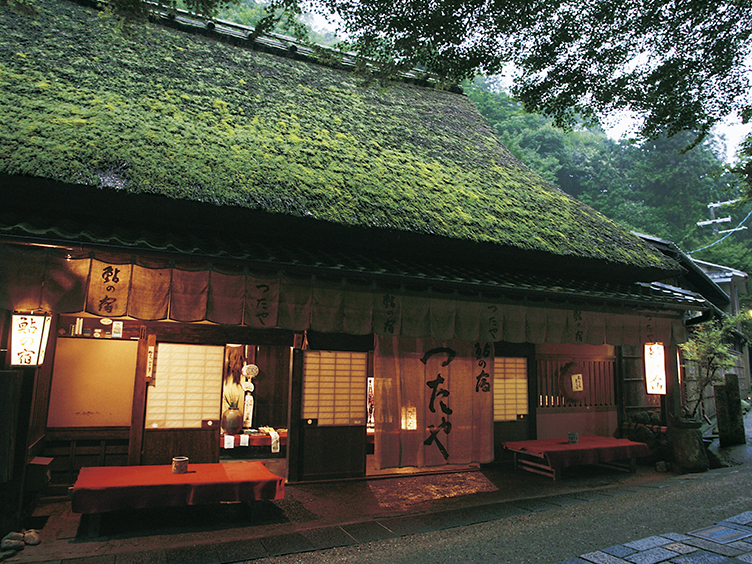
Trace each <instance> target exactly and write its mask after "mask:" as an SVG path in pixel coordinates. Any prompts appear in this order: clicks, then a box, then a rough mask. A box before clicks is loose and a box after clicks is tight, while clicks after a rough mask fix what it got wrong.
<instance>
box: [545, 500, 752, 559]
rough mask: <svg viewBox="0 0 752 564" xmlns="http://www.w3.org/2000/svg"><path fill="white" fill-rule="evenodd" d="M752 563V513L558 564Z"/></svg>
mask: <svg viewBox="0 0 752 564" xmlns="http://www.w3.org/2000/svg"><path fill="white" fill-rule="evenodd" d="M660 562H666V563H671V564H732V563H738V562H747V563H752V511H745V512H744V513H741V514H739V515H737V516H735V517H731V518H730V519H726V520H724V521H721V522H720V523H717V524H716V525H713V526H711V527H705V528H703V529H698V530H696V531H692V532H690V533H687V534H686V535H681V534H676V533H667V534H661V535H656V536H651V537H647V538H644V539H641V540H636V541H631V542H628V543H625V544H619V545H615V546H609V547H608V548H603V549H601V550H596V551H595V552H589V553H587V554H583V555H581V556H579V557H577V558H570V559H568V560H562V561H560V562H557V563H556V564H657V563H660Z"/></svg>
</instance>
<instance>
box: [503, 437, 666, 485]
mask: <svg viewBox="0 0 752 564" xmlns="http://www.w3.org/2000/svg"><path fill="white" fill-rule="evenodd" d="M504 448H505V449H507V450H508V451H510V452H512V453H513V454H514V465H515V467H516V468H521V469H523V470H527V471H528V472H534V473H536V474H542V475H544V476H548V477H549V478H553V479H554V480H558V479H559V478H561V471H562V469H564V468H567V467H569V466H583V465H586V464H600V465H604V466H609V467H614V468H619V469H624V470H629V471H630V472H635V471H636V470H637V458H640V457H643V456H649V455H650V453H651V451H650V447H648V445H646V444H644V443H637V442H634V441H630V440H627V439H615V438H613V437H579V440H578V441H577V442H576V443H570V442H569V441H567V439H559V438H556V439H539V440H533V441H514V442H507V443H504ZM622 460H627V461H628V466H627V467H624V466H622V465H620V464H617V463H616V461H622Z"/></svg>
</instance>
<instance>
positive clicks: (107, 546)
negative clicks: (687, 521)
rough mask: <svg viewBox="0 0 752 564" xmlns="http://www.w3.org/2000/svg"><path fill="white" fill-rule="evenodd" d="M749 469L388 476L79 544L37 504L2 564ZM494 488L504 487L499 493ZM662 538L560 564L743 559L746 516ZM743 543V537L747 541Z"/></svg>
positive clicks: (268, 538) (288, 541)
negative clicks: (29, 528) (31, 533)
mask: <svg viewBox="0 0 752 564" xmlns="http://www.w3.org/2000/svg"><path fill="white" fill-rule="evenodd" d="M740 468H744V470H743V471H745V472H752V465H744V466H742V467H731V468H722V469H718V470H712V471H709V472H706V473H703V474H695V475H685V476H677V475H674V474H659V473H657V472H655V471H654V470H652V469H651V468H640V469H639V470H638V472H637V473H636V474H626V473H618V472H614V471H612V470H601V469H596V468H590V469H580V471H579V472H573V473H571V474H570V475H569V476H565V479H564V480H562V481H557V482H553V481H552V480H550V479H547V478H544V477H542V476H537V475H534V474H528V473H526V472H522V471H519V470H514V469H511V468H508V467H504V468H497V469H484V471H482V472H481V471H476V472H466V473H460V474H437V475H430V476H419V477H402V478H390V479H384V480H372V481H367V482H353V483H348V484H345V485H342V484H339V485H335V484H319V485H315V484H313V485H307V486H295V487H293V486H289V487H288V495H287V497H286V499H285V500H283V502H264V503H261V504H259V505H258V506H252V507H250V508H249V507H247V506H220V507H218V508H215V509H213V510H207V509H206V508H202V509H201V511H199V510H195V511H194V510H193V508H187V509H182V510H179V511H176V510H164V511H143V512H135V511H132V512H124V513H122V514H109V515H108V516H106V517H105V518H103V522H102V528H103V531H102V536H101V537H97V538H93V539H92V538H88V537H86V532H85V531H84V530H83V529H82V528H81V527H80V525H81V523H80V516H78V515H76V514H73V513H71V512H70V503H69V502H67V501H63V500H53V501H50V502H49V503H46V504H43V505H42V506H41V507H40V509H39V510H38V511H37V515H36V519H39V520H41V521H43V526H42V527H41V534H42V540H43V542H42V544H41V545H39V546H29V547H27V548H26V549H24V550H23V551H21V552H19V553H18V554H17V555H15V556H13V557H11V558H9V559H8V560H6V561H5V562H7V563H13V564H15V563H26V562H45V563H50V564H137V563H149V564H151V563H154V564H173V563H175V564H177V563H180V564H192V563H196V564H224V563H231V562H248V561H253V560H257V559H261V558H266V557H273V556H279V555H284V554H293V553H300V552H308V551H316V550H322V549H327V548H334V547H344V546H352V545H356V544H360V543H366V542H370V541H377V540H382V539H390V538H395V537H401V536H406V535H412V534H416V533H425V532H431V531H436V530H442V529H448V528H452V527H460V526H466V525H472V524H477V523H484V522H489V521H494V520H498V519H505V518H509V517H514V516H519V515H524V514H528V513H534V512H539V511H546V510H548V509H555V508H560V507H565V506H570V505H575V504H581V503H587V502H589V501H594V500H599V499H605V498H612V497H619V496H625V495H629V494H631V493H636V492H644V491H646V490H651V489H655V488H670V487H673V486H677V485H680V484H681V483H683V482H685V481H686V480H693V481H696V480H713V479H714V478H716V477H720V476H724V475H725V474H727V473H729V472H738V471H740ZM499 486H502V487H499ZM685 532H686V531H682V532H681V533H682V534H663V532H660V531H656V533H657V534H659V536H651V537H648V538H646V539H643V540H639V541H634V542H629V543H627V544H624V545H618V546H611V547H605V548H603V549H602V550H598V551H595V552H591V553H588V554H583V555H581V556H578V557H576V558H573V559H570V560H565V561H563V562H566V563H567V564H570V563H577V564H583V563H596V564H614V563H625V562H626V563H632V564H651V563H656V562H671V563H674V564H690V563H692V564H694V563H698V564H699V563H707V564H715V563H728V562H752V511H750V512H747V513H743V514H741V515H736V516H731V515H730V516H729V518H728V519H727V520H726V521H723V522H721V523H719V524H718V525H717V526H716V527H712V528H708V529H702V530H700V531H691V532H689V533H687V534H683V533H685ZM745 539H746V540H745Z"/></svg>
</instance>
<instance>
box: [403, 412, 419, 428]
mask: <svg viewBox="0 0 752 564" xmlns="http://www.w3.org/2000/svg"><path fill="white" fill-rule="evenodd" d="M401 427H402V430H404V431H415V430H417V429H418V410H417V408H415V407H403V408H402V425H401Z"/></svg>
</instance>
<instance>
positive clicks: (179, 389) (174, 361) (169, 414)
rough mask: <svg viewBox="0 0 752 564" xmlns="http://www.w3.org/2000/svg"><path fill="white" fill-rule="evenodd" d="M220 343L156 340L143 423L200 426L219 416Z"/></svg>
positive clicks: (150, 425)
mask: <svg viewBox="0 0 752 564" xmlns="http://www.w3.org/2000/svg"><path fill="white" fill-rule="evenodd" d="M224 351H225V348H224V347H218V346H205V345H174V344H160V345H159V346H158V348H157V360H156V366H155V368H156V370H155V374H154V375H155V384H156V385H155V386H149V391H148V396H147V401H146V427H166V428H186V427H189V428H200V427H201V421H202V420H204V419H215V420H216V419H219V416H220V408H221V398H222V370H223V367H224Z"/></svg>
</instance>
